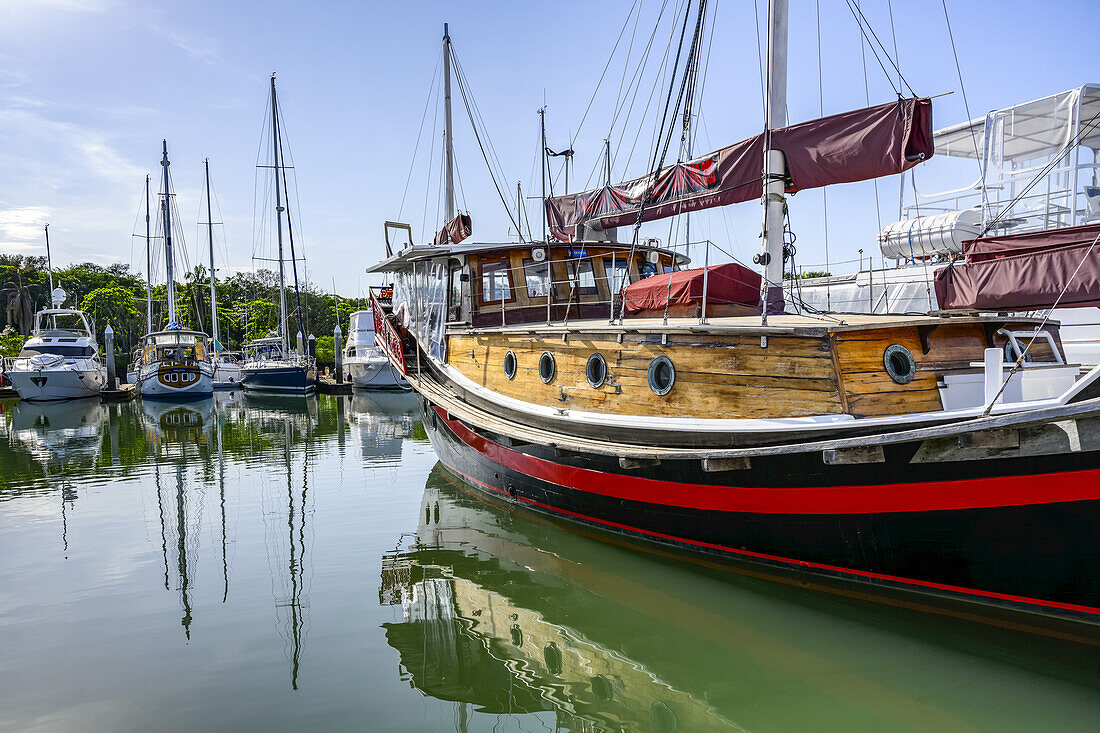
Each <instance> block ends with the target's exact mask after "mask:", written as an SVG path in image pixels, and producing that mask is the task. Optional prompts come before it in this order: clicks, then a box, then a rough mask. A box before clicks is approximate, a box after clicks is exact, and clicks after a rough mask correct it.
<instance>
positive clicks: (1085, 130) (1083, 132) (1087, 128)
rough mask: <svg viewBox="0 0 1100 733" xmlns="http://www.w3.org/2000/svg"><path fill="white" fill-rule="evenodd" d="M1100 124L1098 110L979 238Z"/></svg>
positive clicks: (1002, 210)
mask: <svg viewBox="0 0 1100 733" xmlns="http://www.w3.org/2000/svg"><path fill="white" fill-rule="evenodd" d="M1098 124H1100V112H1097V113H1096V114H1095V115H1093V117H1092V119H1091V120H1089V121H1088V123H1086V124H1084V125H1081V127H1080V129H1079V130H1078V131H1077V134H1076V135H1074V136H1073V137H1072V138H1071V139H1070V140H1069V142H1067V143H1066V144H1065V145H1064V146H1063V147H1062V150H1061V152H1060V153H1058V155H1056V156H1054V157H1053V158H1051V159H1050V162H1049V163H1047V164H1046V165H1044V166H1043V167H1042V168H1041V169H1040V170H1039V172H1038V173H1036V174H1035V177H1034V178H1032V179H1031V181H1030V182H1029V183H1028V184H1027V186H1025V187H1024V189H1023V190H1022V191H1020V193H1018V194H1016V196H1015V197H1013V198H1012V199H1011V200H1010V201H1009V202H1008V204H1006V205H1005V207H1004V208H1003V209H1001V213H999V214H997V216H995V217H994V218H993V220H992V221H990V222H989V224H987V225H986V226H985V227H984V228H983V229H982V231H981V234H979V235H978V238H981V237H984V236H985V235H986V234H987V233H988V232H989V231H990V230H991V229H992V228H993V227H994V226H995V225H996V224H997V222H999V221H1000V220H1001V219H1002V218H1003V217H1004V215H1005V214H1007V213H1008V212H1009V211H1010V210H1011V209H1012V207H1013V206H1015V205H1016V204H1018V203H1019V202H1020V201H1022V200H1023V199H1024V197H1026V196H1027V194H1028V193H1030V192H1031V189H1033V188H1035V186H1036V185H1037V184H1038V183H1039V181H1041V180H1042V179H1043V178H1045V177H1046V176H1047V175H1049V173H1050V171H1052V170H1054V167H1055V166H1057V165H1058V163H1060V162H1061V160H1062V159H1063V158H1064V157H1066V155H1067V154H1069V151H1070V150H1071V149H1072V148H1073V147H1074V146H1075V145H1077V143H1078V141H1079V140H1080V139H1081V138H1082V137H1085V136H1087V135H1089V134H1091V133H1092V130H1093V129H1094V128H1095V127H1097V126H1098Z"/></svg>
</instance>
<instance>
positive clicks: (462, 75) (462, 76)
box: [451, 44, 508, 183]
mask: <svg viewBox="0 0 1100 733" xmlns="http://www.w3.org/2000/svg"><path fill="white" fill-rule="evenodd" d="M451 59H452V60H453V61H454V65H455V69H456V72H457V77H458V78H459V84H460V86H462V87H465V89H466V90H467V91H468V92H469V94H468V97H467V98H468V100H469V104H470V107H472V109H473V111H474V115H475V116H476V120H477V121H476V122H475V121H474V119H473V118H471V120H470V124H471V125H473V126H475V127H476V126H478V125H480V127H481V129H482V131H484V132H485V144H486V147H487V148H488V150H489V153H490V155H491V157H492V160H493V162H494V163H496V173H497V174H499V175H500V178H501V180H503V181H504V182H505V183H507V182H508V176H507V175H505V173H504V165H503V164H502V163H501V162H500V156H498V155H497V151H496V147H495V146H494V145H493V139H492V138H491V137H490V136H489V126H488V125H487V124H485V118H484V117H482V115H481V109H480V108H479V107H478V106H477V99H476V98H475V97H474V94H473V91H472V90H471V89H470V82H469V79H468V78H467V76H466V72H465V70H464V69H463V68H462V64H461V63H459V61H458V56H457V54H456V53H455V49H454V44H451ZM486 163H488V161H486ZM490 172H492V166H490Z"/></svg>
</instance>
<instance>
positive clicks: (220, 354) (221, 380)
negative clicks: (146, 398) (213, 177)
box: [203, 158, 241, 389]
mask: <svg viewBox="0 0 1100 733" xmlns="http://www.w3.org/2000/svg"><path fill="white" fill-rule="evenodd" d="M203 169H204V171H205V174H206V175H205V188H206V235H207V241H208V243H209V245H210V364H211V365H212V366H213V368H214V389H236V388H237V387H239V386H240V381H241V365H240V364H239V363H238V362H237V360H236V359H234V358H233V357H231V356H230V355H229V354H228V353H227V352H226V351H225V346H223V345H222V343H221V341H219V340H218V292H217V289H216V288H215V287H214V284H215V280H216V278H217V274H216V273H217V269H216V268H215V267H214V212H213V210H212V207H211V203H210V159H209V158H207V159H206V160H204V161H203Z"/></svg>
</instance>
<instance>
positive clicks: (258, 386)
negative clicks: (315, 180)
mask: <svg viewBox="0 0 1100 733" xmlns="http://www.w3.org/2000/svg"><path fill="white" fill-rule="evenodd" d="M271 149H272V155H273V161H274V164H273V166H272V168H273V171H274V174H275V228H276V238H277V241H278V248H279V250H278V254H279V258H278V259H279V324H278V326H277V328H276V333H275V335H273V336H270V337H267V338H262V339H257V340H255V341H253V342H251V343H249V344H246V345H245V362H244V364H243V365H242V366H241V372H240V374H241V385H242V386H243V387H244V388H245V389H246V390H249V391H256V392H277V393H282V394H292V395H307V394H311V393H313V392H314V391H315V390H316V389H317V361H316V360H315V359H314V358H313V357H312V356H309V355H308V354H303V353H300V351H292V350H291V349H290V345H289V343H288V339H287V331H286V329H287V313H286V273H285V268H284V257H283V212H284V211H285V212H286V214H287V234H288V237H289V241H290V263H291V268H292V271H293V273H294V294H295V296H296V302H297V308H296V311H297V316H298V329H299V330H298V333H299V350H300V349H301V343H300V341H301V336H300V335H301V334H303V333H305V328H304V325H303V322H302V304H301V297H300V294H299V292H298V265H297V261H296V258H295V255H294V230H293V228H292V227H291V226H290V211H289V209H286V208H284V207H283V199H284V196H286V197H287V198H288V199H289V194H288V193H287V188H286V171H285V165H284V162H283V140H282V136H281V134H280V132H279V103H278V97H277V96H276V94H275V76H274V75H272V77H271Z"/></svg>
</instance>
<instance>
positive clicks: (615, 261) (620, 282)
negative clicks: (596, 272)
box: [603, 257, 629, 294]
mask: <svg viewBox="0 0 1100 733" xmlns="http://www.w3.org/2000/svg"><path fill="white" fill-rule="evenodd" d="M603 269H604V272H606V273H607V277H608V278H609V279H610V280H611V289H610V292H611V293H614V294H618V292H619V291H620V290H622V289H623V288H624V287H626V279H627V270H628V269H629V268H628V261H627V259H626V258H625V257H614V258H612V257H604V258H603Z"/></svg>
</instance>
